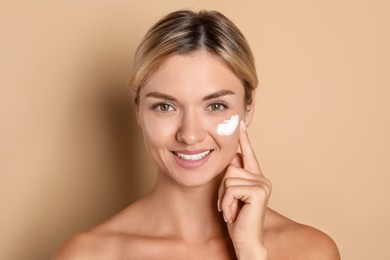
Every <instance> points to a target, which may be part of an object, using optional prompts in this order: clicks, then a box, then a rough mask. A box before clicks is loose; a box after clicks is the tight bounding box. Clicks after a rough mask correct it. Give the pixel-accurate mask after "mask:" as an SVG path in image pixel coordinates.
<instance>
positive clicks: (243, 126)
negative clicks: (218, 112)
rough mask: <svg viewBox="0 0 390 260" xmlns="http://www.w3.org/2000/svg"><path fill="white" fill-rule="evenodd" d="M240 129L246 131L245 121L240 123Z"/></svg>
mask: <svg viewBox="0 0 390 260" xmlns="http://www.w3.org/2000/svg"><path fill="white" fill-rule="evenodd" d="M240 127H241V130H242V131H246V125H245V123H244V121H243V120H241V122H240Z"/></svg>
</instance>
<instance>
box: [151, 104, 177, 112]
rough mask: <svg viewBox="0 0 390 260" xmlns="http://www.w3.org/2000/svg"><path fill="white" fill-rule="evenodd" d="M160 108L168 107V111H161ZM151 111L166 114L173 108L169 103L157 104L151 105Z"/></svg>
mask: <svg viewBox="0 0 390 260" xmlns="http://www.w3.org/2000/svg"><path fill="white" fill-rule="evenodd" d="M162 106H169V109H168V110H162V109H161V107H162ZM152 109H153V110H157V111H158V112H163V113H166V112H169V111H171V109H174V107H173V106H172V105H171V104H169V103H157V104H154V105H152Z"/></svg>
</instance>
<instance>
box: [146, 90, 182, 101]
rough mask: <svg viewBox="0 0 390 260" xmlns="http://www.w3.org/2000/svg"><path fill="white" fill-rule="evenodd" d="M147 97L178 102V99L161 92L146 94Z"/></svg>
mask: <svg viewBox="0 0 390 260" xmlns="http://www.w3.org/2000/svg"><path fill="white" fill-rule="evenodd" d="M146 97H154V98H161V99H166V100H169V101H176V98H174V97H172V96H170V95H167V94H164V93H161V92H149V93H148V94H146Z"/></svg>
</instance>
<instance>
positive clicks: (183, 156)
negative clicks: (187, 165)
mask: <svg viewBox="0 0 390 260" xmlns="http://www.w3.org/2000/svg"><path fill="white" fill-rule="evenodd" d="M210 152H211V150H208V151H206V152H203V153H198V154H184V153H176V152H175V154H176V155H177V156H179V157H180V158H181V159H183V160H189V161H197V160H200V159H202V158H203V157H205V156H206V155H208V154H209V153H210Z"/></svg>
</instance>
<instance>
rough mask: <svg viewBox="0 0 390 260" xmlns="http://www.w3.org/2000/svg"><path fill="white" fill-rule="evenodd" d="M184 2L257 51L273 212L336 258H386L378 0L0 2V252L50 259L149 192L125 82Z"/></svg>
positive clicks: (385, 6)
mask: <svg viewBox="0 0 390 260" xmlns="http://www.w3.org/2000/svg"><path fill="white" fill-rule="evenodd" d="M210 2H212V3H210ZM180 8H194V9H200V8H207V9H218V10H220V11H222V12H223V13H225V14H226V15H227V16H228V17H230V18H231V19H232V20H233V21H235V22H236V24H237V25H238V26H239V27H240V28H241V29H242V31H243V32H244V34H245V35H246V36H247V38H248V41H249V43H250V45H251V46H252V49H253V52H254V54H255V57H256V61H257V68H258V72H259V75H260V79H261V83H260V91H259V93H258V98H257V107H256V115H255V122H254V123H253V125H252V126H251V128H250V133H251V137H252V142H253V144H254V147H255V150H256V152H257V155H258V157H259V160H260V162H261V165H262V169H263V172H264V173H265V175H266V176H268V178H269V179H270V180H271V181H272V182H273V185H274V191H273V194H272V198H271V201H270V204H271V207H273V208H274V209H276V210H278V211H280V212H281V213H283V214H285V215H287V216H289V217H291V218H293V219H295V220H297V221H299V222H303V223H307V224H310V225H313V226H316V227H317V228H319V229H321V230H324V231H325V232H327V233H328V234H330V235H331V236H332V237H333V238H334V239H335V240H336V242H337V244H338V246H339V248H340V251H341V254H342V258H343V259H355V260H356V259H361V260H363V259H364V260H367V259H390V247H389V242H390V239H389V232H390V224H389V219H390V203H389V197H390V190H389V189H388V188H387V187H388V186H389V182H390V158H389V157H390V156H389V155H390V102H389V100H390V71H389V69H390V51H389V49H390V48H389V46H390V37H389V36H390V18H389V17H390V15H389V13H390V2H389V1H387V0H383V1H380V0H373V1H368V0H367V1H356V0H341V1H340V0H330V1H312V0H297V1H289V0H281V1H190V0H188V1H178V0H176V1H174V0H170V1H168V0H167V1H143V2H141V1H124V0H118V1H108V0H107V1H92V0H90V1H61V2H60V1H38V0H36V1H27V0H20V1H17V0H8V1H6V0H2V1H0V87H1V89H0V90H1V93H0V120H1V121H0V159H1V161H0V173H1V175H0V205H1V206H0V211H1V212H0V230H1V231H0V259H7V260H14V259H29V260H35V259H37V260H38V259H49V258H50V255H51V254H52V253H53V251H54V250H55V248H56V247H57V246H58V244H59V243H61V241H63V240H64V239H65V238H66V237H68V236H70V235H71V234H74V233H75V232H78V231H81V230H84V229H86V228H89V227H91V226H93V225H95V224H97V223H99V222H100V221H102V220H104V219H105V218H107V217H108V216H110V215H112V214H114V213H115V212H117V211H119V210H120V209H122V208H123V207H125V206H126V205H127V204H129V203H130V202H131V201H133V200H134V199H136V198H137V197H139V196H141V195H142V194H144V193H145V192H146V191H147V190H148V189H149V188H150V187H151V185H152V184H153V179H154V174H153V171H154V169H153V167H151V166H150V163H149V161H148V159H147V158H145V153H144V150H143V147H142V141H141V136H140V132H139V129H138V128H137V125H136V122H135V118H134V111H133V108H132V105H131V101H130V97H129V91H128V89H127V87H126V84H125V83H126V81H127V79H128V71H129V68H130V67H131V58H132V55H133V54H134V49H135V47H136V45H137V44H138V43H139V41H140V39H141V37H142V36H143V34H144V33H145V32H146V30H147V28H149V27H150V26H151V25H152V23H154V22H155V21H156V20H157V19H158V18H160V17H161V16H162V15H164V14H166V13H167V12H170V11H173V10H176V9H180Z"/></svg>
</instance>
